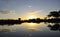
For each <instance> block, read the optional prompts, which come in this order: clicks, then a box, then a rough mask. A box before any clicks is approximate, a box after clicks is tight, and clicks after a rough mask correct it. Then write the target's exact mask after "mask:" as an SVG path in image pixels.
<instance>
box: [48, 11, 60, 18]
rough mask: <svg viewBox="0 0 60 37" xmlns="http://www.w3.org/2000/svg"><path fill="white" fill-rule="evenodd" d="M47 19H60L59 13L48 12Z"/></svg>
mask: <svg viewBox="0 0 60 37" xmlns="http://www.w3.org/2000/svg"><path fill="white" fill-rule="evenodd" d="M48 17H55V18H58V17H60V11H52V12H50V14H49V15H48Z"/></svg>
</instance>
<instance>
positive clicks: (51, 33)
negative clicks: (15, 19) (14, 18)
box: [0, 23, 60, 37]
mask: <svg viewBox="0 0 60 37" xmlns="http://www.w3.org/2000/svg"><path fill="white" fill-rule="evenodd" d="M48 25H54V23H53V24H52V23H46V24H45V23H40V24H37V23H22V24H15V25H3V26H2V25H0V37H60V31H59V29H55V30H51V28H49V27H48ZM58 27H59V26H58ZM59 28H60V27H59Z"/></svg>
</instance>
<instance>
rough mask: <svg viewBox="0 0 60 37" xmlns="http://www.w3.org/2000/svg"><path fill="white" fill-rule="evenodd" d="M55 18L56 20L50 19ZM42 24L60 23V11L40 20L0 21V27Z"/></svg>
mask: <svg viewBox="0 0 60 37" xmlns="http://www.w3.org/2000/svg"><path fill="white" fill-rule="evenodd" d="M50 17H54V18H50ZM25 22H27V23H31V22H32V23H41V22H48V23H60V11H52V12H50V14H48V15H47V18H44V19H40V18H36V19H29V20H21V18H18V20H14V19H9V20H2V19H0V25H5V24H9V25H10V24H21V23H25Z"/></svg>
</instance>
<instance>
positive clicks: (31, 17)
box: [28, 16, 37, 19]
mask: <svg viewBox="0 0 60 37" xmlns="http://www.w3.org/2000/svg"><path fill="white" fill-rule="evenodd" d="M34 18H37V17H36V16H29V17H28V19H34Z"/></svg>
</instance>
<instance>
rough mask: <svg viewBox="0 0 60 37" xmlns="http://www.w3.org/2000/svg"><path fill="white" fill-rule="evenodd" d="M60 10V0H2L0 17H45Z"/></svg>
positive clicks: (0, 0)
mask: <svg viewBox="0 0 60 37" xmlns="http://www.w3.org/2000/svg"><path fill="white" fill-rule="evenodd" d="M59 10H60V0H0V19H17V18H22V19H27V18H30V17H35V18H38V17H39V18H44V17H46V15H48V14H49V12H51V11H59Z"/></svg>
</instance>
